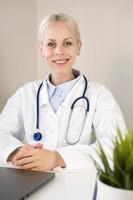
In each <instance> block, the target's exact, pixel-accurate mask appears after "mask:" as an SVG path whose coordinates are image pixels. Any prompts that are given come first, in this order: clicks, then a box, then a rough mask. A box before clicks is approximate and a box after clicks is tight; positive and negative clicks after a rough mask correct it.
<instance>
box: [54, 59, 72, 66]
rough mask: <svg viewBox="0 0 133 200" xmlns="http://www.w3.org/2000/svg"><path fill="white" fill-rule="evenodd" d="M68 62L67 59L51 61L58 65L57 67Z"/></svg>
mask: <svg viewBox="0 0 133 200" xmlns="http://www.w3.org/2000/svg"><path fill="white" fill-rule="evenodd" d="M68 61H69V59H57V60H53V62H54V63H55V64H59V65H63V64H66V63H67V62H68Z"/></svg>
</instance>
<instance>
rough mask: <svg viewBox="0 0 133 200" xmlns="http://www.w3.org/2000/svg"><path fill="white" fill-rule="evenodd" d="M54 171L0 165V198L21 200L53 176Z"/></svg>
mask: <svg viewBox="0 0 133 200" xmlns="http://www.w3.org/2000/svg"><path fill="white" fill-rule="evenodd" d="M54 176H55V174H54V173H49V172H36V171H30V170H22V169H14V168H5V167H0V199H1V200H9V199H10V200H22V199H24V198H25V197H28V196H29V195H30V194H31V193H33V192H35V191H36V190H38V189H39V188H40V187H42V186H43V185H45V184H47V183H48V182H49V181H50V180H52V179H53V178H54Z"/></svg>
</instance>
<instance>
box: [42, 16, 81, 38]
mask: <svg viewBox="0 0 133 200" xmlns="http://www.w3.org/2000/svg"><path fill="white" fill-rule="evenodd" d="M55 22H64V23H67V24H68V25H69V26H70V27H71V28H72V29H73V31H74V33H75V36H76V39H77V41H81V36H80V32H79V28H78V25H77V23H76V21H75V20H74V19H73V18H72V17H71V16H69V15H66V14H63V13H59V14H52V15H49V16H47V17H46V18H44V19H43V21H42V22H41V24H40V28H39V42H42V40H43V37H44V33H45V31H46V28H47V26H48V25H49V24H51V23H55Z"/></svg>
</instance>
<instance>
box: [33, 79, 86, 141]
mask: <svg viewBox="0 0 133 200" xmlns="http://www.w3.org/2000/svg"><path fill="white" fill-rule="evenodd" d="M83 78H84V81H85V86H84V90H83V94H82V95H81V96H80V97H78V98H76V99H75V100H74V102H73V103H72V105H71V111H70V115H69V120H68V124H67V128H66V136H65V140H66V143H67V144H69V145H74V144H76V143H78V142H79V140H80V138H81V135H82V130H83V127H84V124H85V120H86V115H87V112H89V100H88V98H87V97H86V96H85V94H86V91H87V84H88V82H87V79H86V77H85V76H84V75H83ZM42 85H43V82H42V83H41V84H40V86H39V88H38V91H37V96H36V132H35V133H34V134H33V139H34V140H35V141H40V140H41V139H42V133H41V132H40V131H39V117H40V113H39V95H40V90H41V88H42ZM79 100H85V102H86V107H85V116H84V119H83V123H82V126H81V131H80V134H79V137H78V139H77V140H76V141H74V142H71V141H69V139H68V132H69V125H70V121H71V116H72V113H73V109H74V107H75V105H76V104H77V102H78V101H79Z"/></svg>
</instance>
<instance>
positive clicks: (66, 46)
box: [40, 22, 81, 74]
mask: <svg viewBox="0 0 133 200" xmlns="http://www.w3.org/2000/svg"><path fill="white" fill-rule="evenodd" d="M80 47H81V43H80V41H78V40H77V38H76V34H75V33H74V31H73V30H72V28H71V27H70V25H68V24H67V23H65V22H55V23H51V24H49V25H48V27H47V29H46V31H45V33H44V38H43V41H42V43H41V44H40V50H41V53H42V56H43V57H44V58H45V60H46V61H47V64H48V66H49V67H50V69H51V71H52V72H54V73H59V74H63V73H67V72H69V73H70V71H72V67H73V64H74V62H75V59H76V56H77V55H79V53H80Z"/></svg>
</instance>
